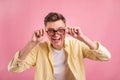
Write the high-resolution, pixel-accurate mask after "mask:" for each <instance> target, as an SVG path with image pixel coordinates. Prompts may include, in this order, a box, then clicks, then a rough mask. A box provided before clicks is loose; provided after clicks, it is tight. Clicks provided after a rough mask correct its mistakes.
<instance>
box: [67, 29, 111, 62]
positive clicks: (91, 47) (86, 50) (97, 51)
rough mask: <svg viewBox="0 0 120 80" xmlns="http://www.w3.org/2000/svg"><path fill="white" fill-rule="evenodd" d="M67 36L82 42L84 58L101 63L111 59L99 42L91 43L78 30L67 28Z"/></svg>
mask: <svg viewBox="0 0 120 80" xmlns="http://www.w3.org/2000/svg"><path fill="white" fill-rule="evenodd" d="M68 34H70V35H71V36H72V37H74V38H76V39H78V40H79V41H81V42H82V51H83V55H84V57H87V58H90V59H94V60H101V61H104V60H109V59H110V58H111V55H110V53H109V51H108V50H107V49H106V48H105V47H104V46H102V45H101V44H100V43H99V42H93V41H92V40H90V39H89V38H88V37H87V36H85V35H83V34H82V32H81V31H80V28H68Z"/></svg>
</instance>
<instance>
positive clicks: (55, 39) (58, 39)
mask: <svg viewBox="0 0 120 80" xmlns="http://www.w3.org/2000/svg"><path fill="white" fill-rule="evenodd" d="M60 40H61V38H60V37H59V38H52V42H53V43H58V42H59V41H60Z"/></svg>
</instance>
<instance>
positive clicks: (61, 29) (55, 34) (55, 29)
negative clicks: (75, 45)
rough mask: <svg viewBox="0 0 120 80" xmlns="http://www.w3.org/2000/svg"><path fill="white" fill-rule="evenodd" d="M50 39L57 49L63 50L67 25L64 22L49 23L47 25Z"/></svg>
mask: <svg viewBox="0 0 120 80" xmlns="http://www.w3.org/2000/svg"><path fill="white" fill-rule="evenodd" d="M46 31H47V34H48V38H49V40H50V42H51V44H52V46H53V47H54V48H55V49H61V48H63V44H64V39H65V23H64V22H63V21H62V20H58V21H55V22H48V23H47V25H46Z"/></svg>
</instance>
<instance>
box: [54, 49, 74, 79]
mask: <svg viewBox="0 0 120 80" xmlns="http://www.w3.org/2000/svg"><path fill="white" fill-rule="evenodd" d="M52 50H53V63H54V80H69V79H68V77H67V76H71V72H70V70H69V69H68V65H67V60H66V56H65V52H64V50H63V49H61V50H56V49H54V48H53V49H52ZM70 80H75V79H74V76H73V75H72V76H71V78H70Z"/></svg>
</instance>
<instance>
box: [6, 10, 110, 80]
mask: <svg viewBox="0 0 120 80" xmlns="http://www.w3.org/2000/svg"><path fill="white" fill-rule="evenodd" d="M44 24H45V29H40V30H37V31H35V32H34V33H33V35H32V39H31V40H30V41H29V42H28V44H27V45H26V46H25V47H24V48H23V49H21V50H20V51H18V52H17V53H16V55H15V56H14V58H13V59H12V60H11V61H10V63H9V65H8V70H9V71H11V72H22V71H24V70H26V69H28V68H30V67H32V66H34V67H35V68H36V69H35V80H85V72H84V62H83V59H84V58H90V59H93V60H100V61H106V60H109V59H110V57H111V55H110V53H109V51H108V50H107V49H106V48H105V47H103V46H102V45H101V44H100V43H99V42H97V41H96V42H93V41H92V40H90V39H89V38H87V37H86V36H85V35H84V34H83V33H82V32H81V30H80V28H79V27H66V20H65V18H64V17H63V16H62V15H61V14H60V13H55V12H51V13H49V14H48V15H47V16H46V17H45V19H44ZM45 33H47V36H48V39H49V41H44V42H41V40H40V39H41V38H42V37H43V36H44V35H45ZM66 34H69V35H70V36H72V37H66Z"/></svg>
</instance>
